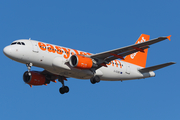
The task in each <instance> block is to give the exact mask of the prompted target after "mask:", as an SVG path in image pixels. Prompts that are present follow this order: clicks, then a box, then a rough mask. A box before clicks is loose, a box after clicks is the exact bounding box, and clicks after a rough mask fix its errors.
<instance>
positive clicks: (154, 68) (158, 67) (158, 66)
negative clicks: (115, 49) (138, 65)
mask: <svg viewBox="0 0 180 120" xmlns="http://www.w3.org/2000/svg"><path fill="white" fill-rule="evenodd" d="M172 64H175V62H169V63H164V64H160V65H155V66H152V67H147V68H143V69H140V70H139V71H140V72H142V73H144V72H149V71H155V70H158V69H161V68H163V67H167V66H169V65H172Z"/></svg>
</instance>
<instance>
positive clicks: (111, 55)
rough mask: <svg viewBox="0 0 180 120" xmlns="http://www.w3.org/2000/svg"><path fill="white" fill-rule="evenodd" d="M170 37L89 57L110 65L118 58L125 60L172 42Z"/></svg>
mask: <svg viewBox="0 0 180 120" xmlns="http://www.w3.org/2000/svg"><path fill="white" fill-rule="evenodd" d="M142 35H145V34H142ZM170 37H171V35H170V36H167V37H159V38H156V39H152V40H149V41H141V43H138V44H134V45H130V46H127V47H123V48H118V49H114V50H110V51H106V52H102V53H97V54H93V55H90V56H89V57H91V58H94V59H99V60H103V62H104V63H109V62H110V61H112V60H115V59H118V58H120V59H124V57H125V56H127V55H130V54H132V53H135V52H138V51H141V52H143V51H144V50H145V49H147V48H149V45H152V44H155V43H157V42H160V41H163V40H165V39H169V40H170Z"/></svg>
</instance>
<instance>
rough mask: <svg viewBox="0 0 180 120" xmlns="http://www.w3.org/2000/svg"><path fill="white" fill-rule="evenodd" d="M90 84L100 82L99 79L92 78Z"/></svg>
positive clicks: (97, 77)
mask: <svg viewBox="0 0 180 120" xmlns="http://www.w3.org/2000/svg"><path fill="white" fill-rule="evenodd" d="M90 81H91V83H92V84H95V83H98V82H100V77H99V76H94V77H92V78H91V79H90Z"/></svg>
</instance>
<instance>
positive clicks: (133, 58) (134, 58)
mask: <svg viewBox="0 0 180 120" xmlns="http://www.w3.org/2000/svg"><path fill="white" fill-rule="evenodd" d="M149 38H150V36H149V35H146V34H141V36H140V37H139V39H138V40H137V41H136V43H135V44H138V43H141V42H145V41H148V40H149ZM135 49H139V48H135ZM147 53H148V49H145V50H144V52H142V51H141V49H140V50H139V52H136V53H133V54H131V55H128V56H126V57H125V60H124V61H125V62H128V63H132V64H135V65H138V66H141V67H144V68H145V67H146V59H147Z"/></svg>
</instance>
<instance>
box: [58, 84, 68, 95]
mask: <svg viewBox="0 0 180 120" xmlns="http://www.w3.org/2000/svg"><path fill="white" fill-rule="evenodd" d="M59 92H60V93H61V94H64V93H68V92H69V87H68V86H64V87H61V88H59Z"/></svg>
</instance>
